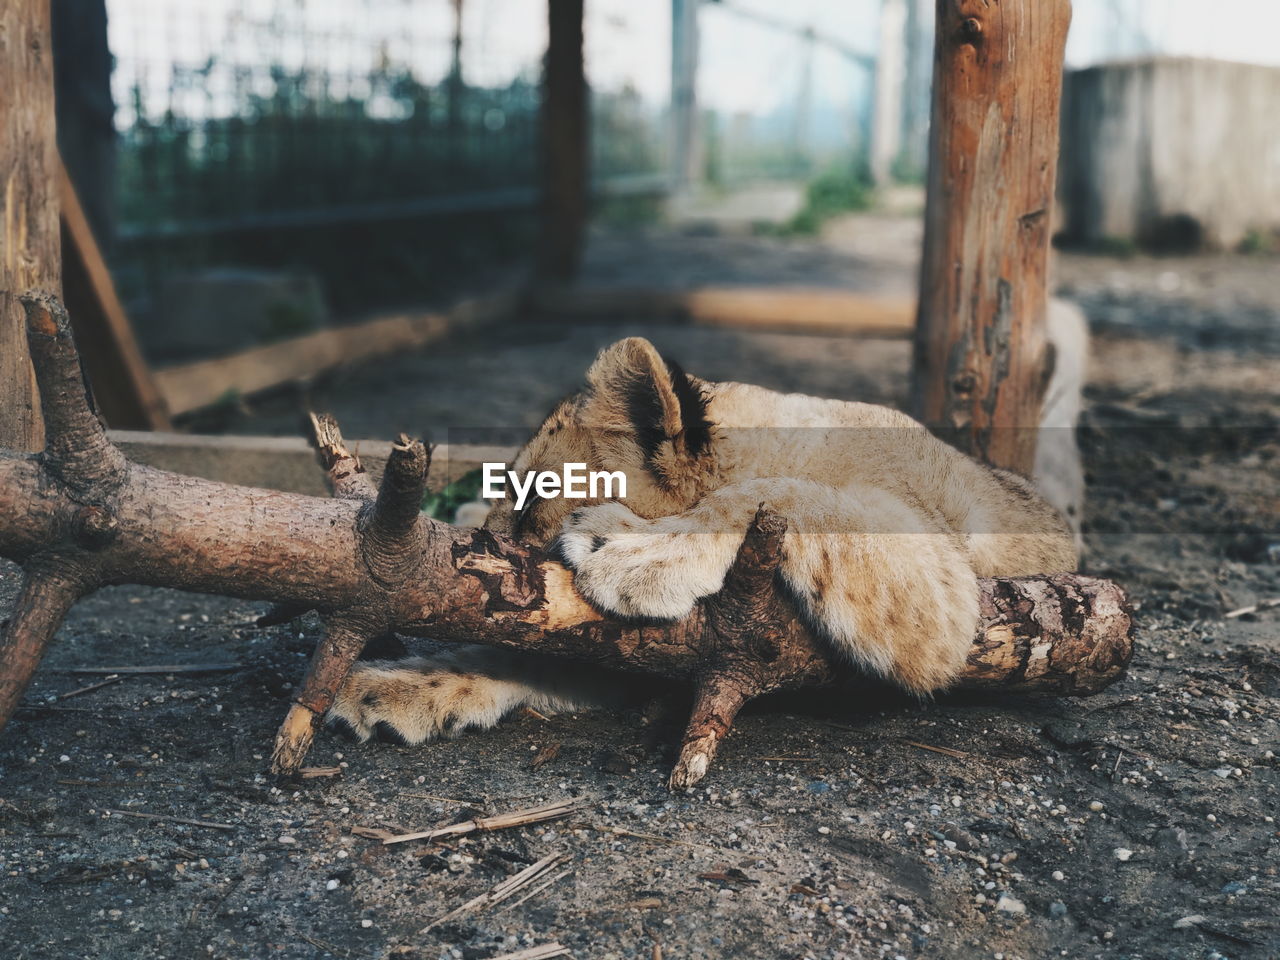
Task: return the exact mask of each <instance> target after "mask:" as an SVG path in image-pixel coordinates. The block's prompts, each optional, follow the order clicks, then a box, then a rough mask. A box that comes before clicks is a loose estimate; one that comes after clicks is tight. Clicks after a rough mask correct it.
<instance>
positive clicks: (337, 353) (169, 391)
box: [155, 294, 515, 416]
mask: <svg viewBox="0 0 1280 960" xmlns="http://www.w3.org/2000/svg"><path fill="white" fill-rule="evenodd" d="M514 305H515V298H514V297H512V296H510V295H506V294H495V295H493V296H489V297H479V298H476V299H474V300H464V301H462V302H461V303H459V304H457V305H456V306H454V307H453V308H452V309H451V310H448V311H446V312H444V313H416V314H397V315H395V316H390V317H380V318H378V319H375V320H370V321H368V322H366V323H360V324H354V325H352V326H348V327H332V328H330V329H327V330H319V331H316V332H315V333H309V334H306V335H304V336H301V337H294V338H292V339H290V340H282V341H280V342H279V343H271V344H267V345H266V346H262V347H253V348H252V349H249V350H245V351H243V352H241V353H235V354H231V355H230V356H226V357H216V358H214V359H212V360H197V361H195V362H193V363H184V364H180V365H177V366H172V367H163V368H161V369H159V370H157V371H156V373H155V378H156V383H157V385H158V386H159V389H160V394H161V396H162V397H163V398H164V402H165V404H166V406H167V407H168V409H169V412H170V413H171V414H173V415H174V416H178V415H179V414H183V413H190V412H191V411H192V410H199V409H201V408H202V407H207V406H210V405H212V404H215V403H217V402H219V401H220V400H222V399H224V398H225V397H228V396H249V395H250V394H254V393H259V392H261V391H263V390H267V389H270V388H272V387H277V386H280V385H281V384H285V383H289V382H291V381H295V380H307V379H309V378H311V377H314V376H316V375H317V374H320V373H323V372H324V371H326V370H330V369H332V368H334V367H338V366H341V365H343V364H346V363H355V362H357V361H359V360H367V359H369V358H370V357H376V356H381V355H383V354H388V353H395V352H396V351H398V350H413V349H417V348H419V347H423V346H425V345H427V344H429V343H433V342H435V341H437V340H440V339H442V338H444V337H445V336H447V335H448V334H450V333H452V332H455V331H457V330H460V329H463V328H467V327H471V326H476V325H481V324H484V323H491V322H494V321H496V320H499V319H502V318H505V317H507V316H510V314H511V312H512V310H513V309H514Z"/></svg>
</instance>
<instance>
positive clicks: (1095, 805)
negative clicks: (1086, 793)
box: [1089, 800, 1105, 813]
mask: <svg viewBox="0 0 1280 960" xmlns="http://www.w3.org/2000/svg"><path fill="white" fill-rule="evenodd" d="M1104 806H1105V804H1104V803H1103V802H1102V801H1101V800H1090V801H1089V809H1090V810H1092V811H1093V812H1094V813H1098V812H1099V811H1100V810H1102V808H1103V807H1104Z"/></svg>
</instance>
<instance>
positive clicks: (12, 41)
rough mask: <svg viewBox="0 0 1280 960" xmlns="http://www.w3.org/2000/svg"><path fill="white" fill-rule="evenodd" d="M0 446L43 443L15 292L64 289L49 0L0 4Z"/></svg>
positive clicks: (30, 448) (28, 448) (16, 447)
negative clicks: (59, 233)
mask: <svg viewBox="0 0 1280 960" xmlns="http://www.w3.org/2000/svg"><path fill="white" fill-rule="evenodd" d="M0 165H2V167H0V170H2V173H0V447H8V448H9V449H12V450H24V451H33V450H39V449H41V448H42V447H43V446H44V421H43V420H42V419H41V416H40V401H39V399H38V397H37V394H36V386H35V374H34V373H33V372H32V369H31V360H30V358H29V357H28V354H27V333H26V329H27V328H26V320H25V319H24V315H23V311H22V307H21V306H20V305H19V303H18V297H19V296H21V295H22V294H24V293H26V292H28V291H29V290H34V289H40V290H47V291H49V292H50V293H58V292H60V291H61V289H62V257H61V253H60V252H59V249H58V248H59V239H58V190H57V175H58V145H57V138H56V130H55V122H54V114H53V42H52V39H51V35H50V30H49V0H4V3H3V4H0Z"/></svg>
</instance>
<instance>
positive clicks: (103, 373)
mask: <svg viewBox="0 0 1280 960" xmlns="http://www.w3.org/2000/svg"><path fill="white" fill-rule="evenodd" d="M58 194H59V197H60V199H61V202H62V270H63V299H64V301H65V302H66V305H67V310H68V312H69V313H70V314H71V325H72V328H73V330H74V331H75V337H76V345H77V346H78V347H79V348H80V357H81V361H82V362H83V363H84V368H85V373H86V374H87V375H88V377H89V382H90V384H92V386H93V399H94V402H95V403H96V404H97V406H98V411H99V412H100V413H101V414H102V415H103V417H104V418H105V419H106V421H107V423H109V424H111V426H113V427H120V428H124V429H131V430H167V429H169V413H168V411H167V410H166V409H165V405H164V398H163V397H162V396H161V395H160V390H159V388H158V387H157V386H156V382H155V379H154V378H153V377H152V375H151V369H150V368H149V367H148V366H147V362H146V360H144V359H143V357H142V351H141V350H140V349H139V348H138V341H137V339H136V338H135V337H134V335H133V326H132V324H130V323H129V316H128V314H126V313H125V310H124V306H123V305H122V304H121V303H120V298H119V297H118V296H117V295H116V287H115V284H114V283H113V282H112V280H111V272H110V271H109V270H108V269H107V264H106V261H105V260H104V259H103V257H102V251H101V250H100V249H99V248H98V244H97V242H96V241H95V240H94V238H93V231H92V230H91V229H90V227H89V220H88V218H87V217H86V216H85V214H84V209H83V207H81V205H80V199H79V197H77V196H76V189H75V186H74V185H73V184H72V182H71V177H70V176H69V175H68V174H67V170H66V167H65V166H63V164H62V163H61V161H59V163H58Z"/></svg>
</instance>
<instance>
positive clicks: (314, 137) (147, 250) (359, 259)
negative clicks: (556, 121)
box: [108, 0, 664, 313]
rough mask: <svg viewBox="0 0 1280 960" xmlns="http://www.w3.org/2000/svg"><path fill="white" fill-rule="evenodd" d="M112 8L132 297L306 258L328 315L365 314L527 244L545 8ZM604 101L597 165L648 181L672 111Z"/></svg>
mask: <svg viewBox="0 0 1280 960" xmlns="http://www.w3.org/2000/svg"><path fill="white" fill-rule="evenodd" d="M605 6H608V4H605ZM108 13H109V25H110V43H111V47H112V52H113V54H114V56H115V69H114V73H113V77H112V89H113V94H114V98H115V103H116V127H117V130H118V134H119V139H118V174H117V204H116V209H117V211H118V221H117V224H116V229H115V237H116V243H115V247H114V250H113V265H114V267H115V269H116V273H117V278H118V282H119V283H120V285H121V287H122V289H123V291H124V293H125V295H126V297H127V298H128V299H130V300H131V301H133V302H135V303H137V304H138V307H137V309H139V310H142V311H145V309H146V305H147V303H148V302H149V301H151V300H153V299H154V297H155V294H156V291H157V289H158V287H159V286H160V285H161V284H162V283H163V282H164V281H165V280H166V278H169V277H172V276H173V275H174V274H175V273H180V272H182V271H184V270H189V269H198V268H201V267H204V266H209V265H222V264H239V265H252V266H265V267H273V268H274V267H295V268H301V269H306V270H309V271H311V272H313V273H315V274H317V275H319V276H320V277H321V278H322V281H323V284H324V286H325V290H326V294H327V296H328V298H329V300H330V301H331V303H332V304H333V306H334V308H335V310H336V311H338V312H340V313H351V312H358V311H360V310H363V309H369V308H373V307H376V306H380V305H384V304H386V303H388V302H394V301H397V300H411V299H421V298H422V297H423V296H424V295H428V294H429V293H430V292H431V290H432V289H435V288H438V286H439V281H440V280H441V279H442V278H449V277H453V276H456V275H457V273H458V271H459V269H462V268H465V267H466V266H467V265H468V264H471V265H476V264H481V263H483V262H491V261H492V260H494V259H498V258H501V257H502V256H503V255H504V254H505V253H506V252H509V251H510V250H512V249H516V248H518V247H520V246H522V245H526V244H527V242H528V240H529V233H530V229H531V221H530V217H529V213H530V211H531V210H532V209H533V207H534V205H535V202H536V185H537V174H538V113H539V106H540V104H539V78H540V72H541V57H542V54H543V51H544V49H545V44H546V26H545V22H544V21H545V5H544V4H543V3H541V2H537V3H531V2H525V0H468V2H466V3H459V2H455V0H270V2H261V0H202V2H201V3H199V4H175V3H172V2H170V0H108ZM459 14H460V16H459ZM610 31H612V32H613V33H614V34H617V33H619V32H621V33H624V34H625V32H626V31H627V24H626V22H625V20H624V21H617V20H608V19H606V20H605V21H604V22H603V23H602V24H601V31H598V32H600V33H602V35H603V36H604V37H605V38H606V39H607V38H608V36H609V33H610ZM593 107H594V110H593V113H594V116H595V118H596V128H597V131H598V133H597V135H596V136H595V137H594V138H593V140H594V144H595V146H594V154H595V167H594V169H595V174H596V176H597V178H599V179H602V180H606V181H610V182H611V183H612V184H613V185H614V186H615V188H618V189H623V190H626V189H629V188H630V189H634V188H635V187H636V185H637V184H644V183H649V184H652V183H653V178H654V177H655V176H657V175H659V174H660V173H661V170H662V164H663V162H664V161H663V157H662V151H661V131H660V118H659V117H658V116H657V115H656V114H655V112H654V111H653V110H652V109H649V108H648V107H647V105H646V104H644V102H643V101H642V99H641V98H640V97H639V96H638V95H637V94H636V92H635V91H634V89H632V88H629V87H628V86H627V85H626V84H621V85H614V86H613V87H610V86H607V85H606V86H602V87H597V88H596V89H595V102H594V104H593ZM645 178H648V179H647V180H646V179H645Z"/></svg>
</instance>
